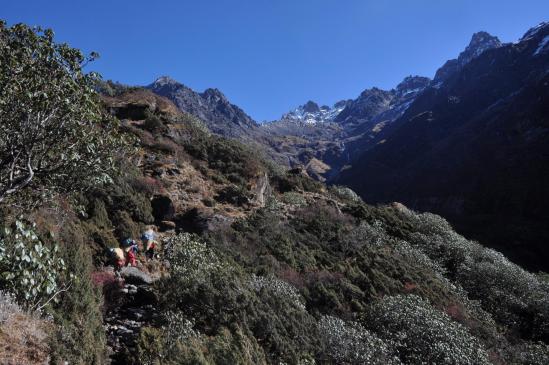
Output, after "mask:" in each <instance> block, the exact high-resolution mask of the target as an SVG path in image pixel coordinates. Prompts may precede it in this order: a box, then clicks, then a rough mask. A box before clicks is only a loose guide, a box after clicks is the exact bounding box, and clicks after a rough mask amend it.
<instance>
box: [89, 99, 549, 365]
mask: <svg viewBox="0 0 549 365" xmlns="http://www.w3.org/2000/svg"><path fill="white" fill-rule="evenodd" d="M105 102H106V104H107V106H108V108H109V109H110V110H112V111H113V112H114V113H116V115H118V116H119V117H120V118H123V119H122V126H123V128H124V129H125V130H126V131H129V132H131V133H132V134H133V135H135V136H136V137H138V139H137V140H136V143H137V146H138V153H137V155H136V156H134V157H133V158H132V160H131V162H129V165H131V166H135V168H137V170H136V171H135V173H133V174H136V175H133V176H136V177H133V178H132V179H137V180H136V182H132V183H131V185H132V186H135V187H139V190H138V191H139V194H142V195H144V196H146V197H148V199H150V200H149V201H150V203H151V208H150V209H151V214H152V216H153V217H152V218H151V219H152V221H149V222H148V223H154V224H156V225H158V227H159V228H160V234H161V237H163V238H162V244H161V247H162V250H161V251H160V252H159V254H160V256H161V258H162V260H161V261H160V262H163V260H165V261H164V262H168V263H169V265H167V266H166V267H164V268H162V269H161V272H162V274H160V275H158V272H157V271H155V270H158V267H157V268H156V269H155V266H151V264H150V263H145V262H143V264H140V265H139V266H138V267H139V268H140V270H143V271H144V272H145V273H147V272H148V273H149V275H151V276H153V277H154V276H155V275H156V276H157V278H156V279H153V280H152V283H150V284H147V285H146V286H145V284H138V285H137V289H136V290H137V292H136V293H135V294H127V295H128V296H129V297H128V298H133V299H131V302H123V303H126V304H122V307H119V306H120V304H116V302H114V303H113V302H107V303H106V305H108V306H110V307H113V306H114V307H113V308H118V309H116V311H114V309H108V310H107V314H108V315H107V317H106V318H107V320H108V321H110V322H108V323H109V324H108V329H109V337H108V338H109V340H108V343H109V344H110V343H111V342H112V340H110V338H111V337H110V336H115V337H114V338H121V339H122V341H125V342H123V343H126V344H127V345H124V344H122V345H116V346H115V347H114V348H115V349H116V351H115V353H114V355H112V356H111V358H112V359H113V360H114V363H132V364H133V363H135V364H144V363H155V361H159V360H160V359H162V361H163V362H165V363H168V364H169V363H183V364H191V363H196V362H203V363H226V362H229V363H243V364H278V363H280V362H285V363H295V364H303V363H349V364H362V363H369V364H417V363H421V362H423V363H434V362H442V363H447V364H464V365H465V364H472V363H474V364H500V363H508V364H544V363H545V362H546V360H547V359H548V356H549V349H548V348H547V346H546V345H545V344H543V342H540V343H538V342H537V341H545V343H547V341H548V333H547V330H546V327H547V326H546V322H547V318H549V317H548V315H547V313H546V309H547V308H549V287H548V286H547V283H546V282H545V281H544V279H543V278H542V277H541V276H540V277H537V276H535V275H533V274H530V273H527V272H526V271H524V270H522V269H521V268H519V267H518V266H516V265H514V264H512V263H510V262H508V261H507V260H506V259H505V258H504V257H503V256H501V255H500V254H498V253H496V252H495V251H492V250H489V249H485V248H483V247H482V246H480V245H478V244H476V243H473V242H470V241H468V240H466V239H465V238H463V237H461V236H460V235H458V234H456V233H455V232H454V231H453V230H452V228H451V227H450V225H449V224H448V223H447V222H445V221H444V220H443V219H441V218H440V217H438V216H435V215H432V214H428V213H425V214H417V213H415V212H413V211H411V210H409V209H407V208H406V207H404V206H403V205H401V204H398V203H394V204H392V205H388V206H380V207H372V206H369V205H367V204H365V203H363V202H362V201H361V200H360V198H358V196H357V195H356V194H354V193H353V192H352V191H351V190H349V189H346V188H340V187H332V188H327V187H326V186H325V185H323V184H321V183H319V182H316V181H314V180H312V179H311V178H309V177H308V176H306V174H305V173H304V171H303V170H300V169H293V170H290V171H288V172H282V171H279V170H277V169H273V168H272V167H270V166H269V164H267V163H266V162H263V161H261V160H257V159H256V157H255V155H254V154H253V151H249V150H247V149H246V148H244V147H243V146H241V145H240V144H239V143H238V142H234V141H230V140H226V139H223V138H220V137H217V136H215V135H212V134H210V133H209V132H208V131H207V130H206V129H205V128H204V126H203V125H202V124H201V123H200V122H199V121H198V120H197V119H195V118H193V117H191V116H189V115H185V114H183V113H181V112H179V111H177V110H176V109H175V108H173V107H170V106H169V105H170V103H169V101H167V100H166V99H163V98H161V97H159V96H156V95H154V94H152V93H150V92H148V91H146V90H133V91H130V92H129V93H125V94H122V95H119V96H118V97H116V98H106V99H105ZM174 111H175V112H174ZM128 116H131V117H128ZM130 181H131V180H130ZM137 181H142V182H141V183H137ZM109 196H112V194H111V193H107V195H106V196H104V197H100V199H101V200H103V201H105V203H104V205H105V206H106V207H107V209H106V211H107V216H108V217H111V216H112V217H115V216H116V214H119V213H116V211H117V209H120V206H116V205H109V203H108V202H109V201H110V200H111V199H112V198H108V197H109ZM160 197H162V199H160ZM160 202H162V204H160ZM157 204H158V205H157ZM94 205H95V206H97V203H94ZM155 206H156V208H155ZM172 206H173V207H172ZM170 207H171V208H170ZM160 208H162V209H160ZM165 208H169V209H165ZM113 209H114V210H113ZM111 210H112V211H111ZM97 212H98V211H97V210H92V211H91V212H90V215H89V216H88V217H87V218H86V219H85V220H86V221H89V222H97V221H98V219H99V215H98V214H97ZM103 219H104V218H103ZM114 221H115V218H113V222H114ZM132 221H133V223H131V224H136V225H138V226H140V225H142V224H145V223H147V221H146V220H145V221H142V220H141V219H140V218H139V217H135V218H134V217H131V218H130V222H132ZM104 227H105V228H106V229H107V230H108V225H107V226H104ZM115 232H120V231H119V230H116V231H115ZM193 232H194V233H195V234H192V233H193ZM101 270H105V269H101ZM124 275H127V274H124ZM125 277H126V279H125V280H130V278H131V276H125ZM132 280H134V281H130V282H129V283H130V284H128V282H126V284H125V285H124V287H123V288H124V290H128V291H129V292H132V290H135V289H132V288H133V287H132V286H131V285H132V284H131V283H135V280H136V279H135V278H134V279H132ZM104 290H106V292H105V293H107V294H106V298H111V297H112V295H113V294H112V293H113V289H112V288H111V289H109V287H105V289H104ZM114 292H116V290H115V291H114ZM108 293H111V294H108ZM132 293H133V292H132ZM139 293H142V294H139ZM144 293H149V294H147V297H146V298H148V299H145V298H142V299H139V295H145V294H144ZM150 293H153V294H150ZM150 295H153V296H152V297H151V296H150ZM153 298H154V299H153ZM109 300H112V299H109ZM124 300H130V299H127V298H126V299H124ZM140 300H141V302H140ZM143 300H145V303H153V304H152V305H153V308H154V316H152V317H150V318H149V319H147V320H146V321H144V320H139V321H138V322H135V321H136V320H135V319H133V320H132V319H131V318H134V317H133V316H135V314H132V313H141V312H140V311H142V309H139V308H146V306H145V307H143V304H141V307H131V306H137V305H140V304H139V303H142V301H143ZM151 300H152V302H149V301H151ZM517 301H520V303H521V304H520V306H519V307H517ZM117 305H118V306H117ZM123 305H126V306H130V307H128V308H129V309H131V310H128V309H124V308H126V307H123ZM108 308H109V307H108ZM124 313H127V315H129V316H130V317H129V318H130V319H124V318H121V317H120V316H123V315H126V314H124ZM109 315H110V316H115V317H114V318H115V319H112V318H111V317H109ZM113 321H114V322H113ZM132 321H133V322H132ZM111 323H124V324H125V323H128V325H126V326H130V327H131V325H135V323H138V324H139V325H138V326H136V327H135V328H133V329H132V330H130V331H129V333H130V335H128V334H124V333H125V332H123V333H122V334H120V335H118V333H119V329H117V328H118V327H117V326H119V325H112V324H111ZM113 326H114V327H113ZM128 328H129V327H128ZM117 331H118V332H117ZM119 336H121V337H119ZM124 336H126V337H124ZM128 336H129V337H128ZM403 338H404V339H406V340H403ZM433 344H434V346H433ZM440 359H445V360H440Z"/></svg>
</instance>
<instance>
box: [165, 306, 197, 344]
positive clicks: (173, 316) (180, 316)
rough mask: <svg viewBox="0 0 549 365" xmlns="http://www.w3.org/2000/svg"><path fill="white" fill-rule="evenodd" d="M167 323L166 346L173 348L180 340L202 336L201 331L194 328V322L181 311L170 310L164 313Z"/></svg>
mask: <svg viewBox="0 0 549 365" xmlns="http://www.w3.org/2000/svg"><path fill="white" fill-rule="evenodd" d="M164 319H165V322H166V324H165V325H164V326H163V330H164V342H165V344H166V348H167V349H168V350H169V349H173V348H174V347H175V346H176V345H177V343H178V342H184V341H187V340H188V339H190V338H193V337H200V333H199V332H198V331H195V330H194V329H193V327H194V323H193V321H192V320H190V319H189V318H188V317H187V316H186V315H185V314H184V313H183V312H181V311H177V312H175V311H168V312H166V313H165V314H164Z"/></svg>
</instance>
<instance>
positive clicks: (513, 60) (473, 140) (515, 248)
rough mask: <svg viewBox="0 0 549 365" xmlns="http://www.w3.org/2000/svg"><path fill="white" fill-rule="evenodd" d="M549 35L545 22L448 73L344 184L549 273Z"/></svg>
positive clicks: (382, 137) (355, 166) (351, 171)
mask: <svg viewBox="0 0 549 365" xmlns="http://www.w3.org/2000/svg"><path fill="white" fill-rule="evenodd" d="M548 36H549V26H548V25H547V24H545V25H542V26H540V27H537V28H536V29H534V30H532V31H530V32H529V33H528V34H527V35H525V36H524V37H523V38H522V39H521V40H520V41H519V42H517V43H514V44H505V45H500V44H499V43H497V47H496V48H493V49H490V50H487V51H485V52H484V53H482V54H480V55H478V57H476V58H474V59H472V60H471V61H470V62H469V63H467V64H465V65H464V66H462V67H460V68H459V69H456V70H455V71H454V72H453V73H449V72H447V71H444V73H445V74H446V79H445V81H443V82H442V83H437V84H434V85H432V86H431V87H429V88H427V89H426V90H425V91H424V92H423V93H422V95H421V96H419V97H418V98H417V99H416V100H415V102H414V103H413V104H412V105H411V106H410V107H409V109H408V110H407V112H406V113H405V114H404V115H403V116H402V117H401V118H400V119H398V120H397V121H395V122H394V123H393V125H392V127H391V128H390V129H387V130H386V131H385V132H384V133H382V134H381V135H380V136H379V137H378V139H377V140H376V142H379V143H378V144H377V145H376V146H375V147H374V148H372V149H371V150H369V151H367V152H366V153H364V154H362V155H361V156H360V157H357V158H356V159H355V161H354V162H353V168H352V169H349V170H347V171H345V172H344V173H343V174H342V176H341V177H340V179H339V180H338V181H339V182H340V183H343V184H346V185H348V186H350V187H352V188H353V189H355V190H356V191H357V192H358V193H359V194H361V196H363V197H364V199H365V200H366V201H369V202H389V201H393V200H398V201H402V202H404V203H406V204H409V205H410V206H412V207H414V208H416V209H420V210H426V211H433V212H437V213H440V214H443V215H444V216H446V217H448V218H450V219H451V220H452V221H453V222H454V223H456V224H457V225H458V226H459V227H460V229H463V232H466V233H468V234H471V235H473V236H474V237H477V238H480V239H481V240H482V241H483V242H485V243H489V244H491V245H493V246H495V247H499V248H501V249H502V250H504V252H507V253H508V254H510V255H512V257H513V258H514V259H516V260H517V261H518V262H521V263H523V264H528V265H531V267H532V268H542V269H545V270H547V269H548V266H547V262H549V261H548V259H549V256H548V255H547V249H546V248H547V243H548V242H549V231H547V229H546V227H545V225H546V224H545V222H546V221H547V219H548V218H549V216H548V215H547V213H546V212H547V210H546V209H545V207H546V206H547V204H548V203H549V195H548V194H547V189H546V186H547V182H548V179H549V175H548V174H547V171H549V170H548V167H549V157H548V156H549V149H548V145H547V143H546V142H547V136H548V131H549V129H548V128H549V119H548V115H549V109H548V106H549V103H548V101H549V100H548V98H549V92H548V91H549V89H548V86H547V85H548V82H549V73H548V70H549V48H548V47H547V42H546V41H545V40H546V39H547V37H548ZM494 42H495V41H494ZM494 44H496V43H494ZM460 57H461V56H460ZM445 68H446V66H445ZM441 72H442V71H441ZM439 73H440V72H439ZM381 142H383V143H381ZM364 143H369V142H368V141H364Z"/></svg>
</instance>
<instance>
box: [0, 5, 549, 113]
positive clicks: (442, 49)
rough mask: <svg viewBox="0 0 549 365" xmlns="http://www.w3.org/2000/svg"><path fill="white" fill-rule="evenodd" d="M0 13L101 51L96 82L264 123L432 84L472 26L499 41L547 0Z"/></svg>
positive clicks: (529, 21)
mask: <svg viewBox="0 0 549 365" xmlns="http://www.w3.org/2000/svg"><path fill="white" fill-rule="evenodd" d="M0 18H3V19H5V20H6V21H7V22H8V23H9V24H13V23H16V22H24V23H28V24H32V25H42V26H45V27H51V28H53V29H54V31H55V32H56V35H57V39H58V40H60V41H66V42H69V43H70V44H71V45H73V46H74V47H78V48H81V49H83V50H85V51H88V52H89V51H97V52H99V53H100V55H101V58H100V59H99V60H98V61H96V62H94V63H93V65H92V66H93V67H92V68H93V69H94V70H96V71H99V72H100V73H101V74H102V75H103V77H104V78H105V79H113V80H118V81H120V82H123V83H128V84H137V85H145V84H149V83H150V82H152V81H153V80H154V79H155V78H156V77H158V76H161V75H170V76H172V77H173V78H175V79H177V80H179V81H181V82H182V83H184V84H186V85H188V86H190V87H191V88H193V89H195V90H197V91H202V90H204V89H205V88H208V87H217V88H219V89H220V90H221V91H223V92H224V93H225V94H226V95H227V97H229V99H230V100H231V101H232V102H233V103H235V104H237V105H239V106H240V107H242V108H243V109H244V110H245V111H246V112H247V113H248V114H250V115H251V116H252V117H253V118H255V119H256V120H258V121H262V120H272V119H276V118H278V117H279V116H280V115H281V114H282V113H284V112H286V111H287V110H289V109H290V108H292V107H295V106H297V105H299V104H302V103H304V102H306V101H307V100H309V99H312V100H315V101H317V102H318V103H320V104H333V103H334V102H336V101H337V100H340V99H346V98H354V97H356V96H357V95H358V94H359V93H360V92H361V91H362V90H364V89H365V88H369V87H372V86H378V87H382V88H392V87H394V86H395V85H396V84H398V82H400V80H402V79H403V78H404V77H405V76H407V75H410V74H414V75H415V74H419V75H425V76H429V77H432V76H433V74H434V72H435V70H436V69H437V68H438V67H439V66H440V65H442V64H443V63H444V61H445V60H447V59H450V58H454V57H455V56H457V54H458V53H459V52H460V51H461V50H462V49H463V48H464V47H465V46H466V45H467V44H468V42H469V40H470V37H471V35H472V34H473V33H474V32H476V31H479V30H486V31H488V32H490V33H492V34H494V35H497V36H498V37H499V38H500V39H501V40H502V41H504V42H509V41H514V40H516V39H517V38H519V37H520V36H521V35H522V34H523V33H524V32H525V31H526V30H527V29H528V28H530V27H531V26H534V25H536V24H537V23H539V22H541V21H547V20H549V1H547V0H516V1H508V0H475V1H473V0H375V1H371V0H232V1H231V0H225V1H223V0H210V1H207V0H193V1H187V0H156V1H144V0H132V1H130V0H110V1H107V0H95V1H75V0H71V1H69V0H57V1H56V0H48V1H43V0H28V1H25V0H13V1H12V0H4V1H2V11H1V13H0Z"/></svg>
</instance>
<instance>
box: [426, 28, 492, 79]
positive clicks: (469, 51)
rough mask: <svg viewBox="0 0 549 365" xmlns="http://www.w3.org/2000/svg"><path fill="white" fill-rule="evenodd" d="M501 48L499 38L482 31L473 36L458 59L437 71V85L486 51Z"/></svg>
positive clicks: (447, 62) (448, 62)
mask: <svg viewBox="0 0 549 365" xmlns="http://www.w3.org/2000/svg"><path fill="white" fill-rule="evenodd" d="M501 46H502V43H501V42H500V40H499V39H498V37H495V36H493V35H491V34H490V33H488V32H484V31H482V32H477V33H475V34H473V36H472V37H471V41H470V42H469V45H468V46H467V47H466V48H465V50H463V52H461V53H460V54H459V56H458V58H457V59H453V60H449V61H446V63H445V64H444V65H443V66H442V67H441V68H439V69H438V70H437V72H436V74H435V78H434V81H435V84H439V83H440V82H443V81H445V80H446V79H448V78H449V77H450V76H451V75H453V74H454V73H455V72H457V71H458V70H460V69H461V68H462V67H463V66H465V65H466V64H468V63H469V62H471V60H473V59H474V58H476V57H478V56H480V55H481V54H482V53H484V52H485V51H487V50H489V49H493V48H499V47H501Z"/></svg>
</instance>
